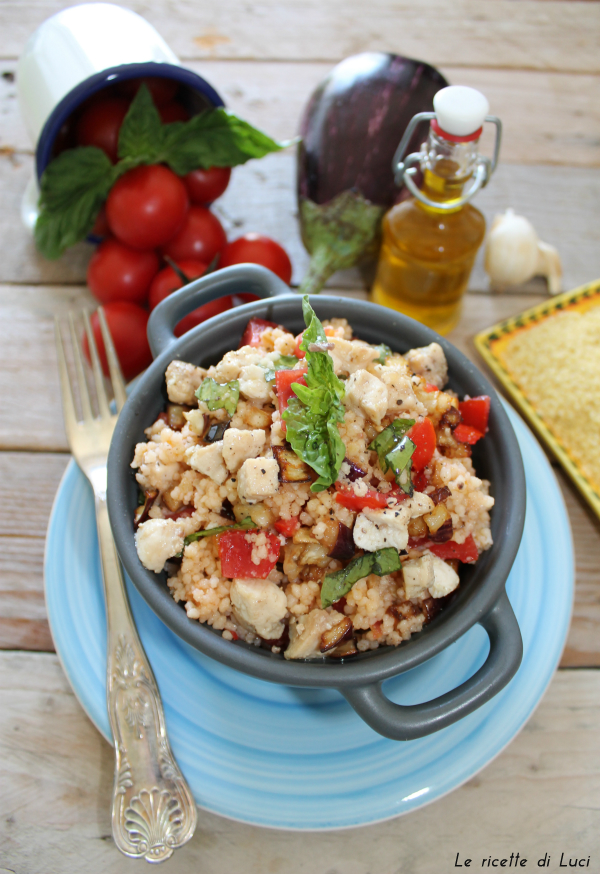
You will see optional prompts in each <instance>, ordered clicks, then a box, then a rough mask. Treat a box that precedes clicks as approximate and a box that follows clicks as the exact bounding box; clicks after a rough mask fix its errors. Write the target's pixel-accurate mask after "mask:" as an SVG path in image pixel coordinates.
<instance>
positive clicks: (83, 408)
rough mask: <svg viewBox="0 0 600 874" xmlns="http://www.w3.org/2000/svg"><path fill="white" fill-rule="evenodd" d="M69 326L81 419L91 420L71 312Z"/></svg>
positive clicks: (90, 409)
mask: <svg viewBox="0 0 600 874" xmlns="http://www.w3.org/2000/svg"><path fill="white" fill-rule="evenodd" d="M69 328H70V329H71V345H72V347H73V358H74V359H75V371H76V373H77V383H78V385H79V395H80V397H81V412H82V413H83V421H84V422H86V423H88V422H91V421H92V418H93V417H92V405H91V403H90V393H89V391H88V386H87V380H86V378H85V372H84V370H83V362H82V360H81V352H80V351H79V343H78V342H77V335H76V334H75V319H74V317H73V313H72V312H71V313H69Z"/></svg>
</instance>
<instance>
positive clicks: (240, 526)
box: [183, 516, 256, 546]
mask: <svg viewBox="0 0 600 874" xmlns="http://www.w3.org/2000/svg"><path fill="white" fill-rule="evenodd" d="M250 528H256V524H255V523H254V522H253V521H252V519H251V518H250V516H246V518H245V519H243V520H242V521H241V522H236V523H235V525H217V527H216V528H205V529H204V531H194V533H193V534H188V536H187V537H186V538H185V540H184V541H183V542H184V543H185V545H186V546H187V545H188V544H189V543H193V542H194V541H195V540H200V538H201V537H212V536H213V534H223V532H224V531H248V530H249V529H250Z"/></svg>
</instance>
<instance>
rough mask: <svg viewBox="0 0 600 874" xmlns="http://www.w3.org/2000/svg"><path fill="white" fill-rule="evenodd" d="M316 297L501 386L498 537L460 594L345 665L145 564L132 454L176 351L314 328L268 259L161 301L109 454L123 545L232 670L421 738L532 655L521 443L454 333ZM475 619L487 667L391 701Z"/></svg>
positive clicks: (357, 322) (494, 466)
mask: <svg viewBox="0 0 600 874" xmlns="http://www.w3.org/2000/svg"><path fill="white" fill-rule="evenodd" d="M240 292H254V293H255V294H257V295H258V296H259V297H260V298H262V299H263V300H260V301H256V302H255V303H250V304H246V305H244V306H241V307H239V308H236V309H234V310H232V311H229V312H227V313H224V314H222V315H220V316H217V317H215V318H213V319H211V320H210V321H208V322H204V323H203V324H201V325H199V326H198V327H196V328H195V329H194V330H192V331H190V332H189V333H187V334H185V335H184V336H183V337H181V338H180V339H176V338H175V337H174V335H173V327H174V326H175V325H176V324H177V323H178V322H179V320H180V319H181V318H182V317H183V316H184V315H185V314H186V313H188V312H190V311H191V310H192V309H194V308H196V307H197V306H199V305H200V304H202V303H207V302H208V301H211V300H214V299H216V298H218V297H221V296H222V295H225V294H235V293H240ZM311 303H312V305H313V307H314V309H315V311H316V313H317V315H318V316H319V317H320V318H321V319H326V318H332V317H335V316H344V317H346V318H347V319H348V320H349V322H350V324H351V325H352V326H353V328H354V331H355V333H356V334H357V335H358V336H359V337H361V338H362V339H364V340H367V341H368V342H370V343H382V342H383V343H387V345H388V346H390V347H391V348H392V349H394V350H395V351H398V352H406V351H407V350H408V349H410V348H412V347H415V346H423V345H427V344H429V343H431V342H432V341H433V340H435V341H437V342H438V343H440V344H441V345H442V346H443V348H444V351H445V353H446V357H447V359H448V367H449V373H450V387H451V388H453V389H455V390H456V391H457V392H458V394H459V395H460V396H463V395H465V394H469V395H471V396H476V395H481V394H487V395H490V397H491V399H492V402H491V413H490V427H489V433H488V434H487V436H486V438H485V440H483V441H481V443H480V444H478V445H477V446H476V447H475V451H474V453H473V460H474V463H475V466H476V469H477V473H478V474H479V475H480V476H482V477H484V478H486V479H489V480H490V481H491V483H492V494H493V496H494V497H495V499H496V505H495V507H494V509H493V511H492V515H491V518H492V523H491V524H492V534H493V538H494V545H493V547H492V548H491V549H490V550H488V551H487V552H485V553H483V555H482V556H481V558H480V559H479V561H478V562H477V564H476V565H474V566H467V565H465V566H464V567H463V569H462V570H461V585H460V588H459V590H458V593H457V596H456V598H455V599H454V600H453V601H452V603H451V604H450V605H449V606H448V607H447V608H446V609H445V610H444V611H443V612H442V613H440V614H439V615H438V616H437V617H436V618H435V619H434V620H433V621H432V622H431V623H430V624H429V625H427V626H426V627H425V628H424V630H423V631H421V632H420V633H419V634H416V635H414V636H413V637H412V638H411V639H410V640H409V641H407V642H406V643H403V644H401V645H400V646H399V647H385V648H381V649H379V650H374V651H370V652H367V653H362V654H360V655H358V656H354V657H353V658H352V659H351V660H349V661H347V662H342V663H333V662H327V661H325V662H322V661H320V660H319V661H317V662H315V661H303V662H297V661H286V660H285V659H284V658H283V657H282V656H281V655H274V654H273V653H271V652H270V651H268V650H265V649H259V648H257V647H253V646H248V645H247V644H245V643H243V642H241V641H237V642H235V643H233V642H231V641H227V640H223V638H222V637H221V635H220V633H219V632H215V631H213V630H212V628H210V627H209V626H207V625H201V624H200V623H199V622H197V621H194V620H191V619H188V618H187V615H186V613H185V610H184V609H183V607H182V606H181V605H179V604H176V603H175V601H174V600H173V599H172V597H171V595H170V594H169V591H168V589H167V586H166V581H165V575H164V573H163V574H154V573H153V572H152V571H148V570H146V569H145V568H144V567H143V566H142V564H141V563H140V561H139V559H138V557H137V553H136V549H135V544H134V537H133V512H134V508H135V506H136V504H137V494H138V489H137V485H136V482H135V479H134V477H133V475H132V471H131V468H130V466H129V465H130V462H131V459H132V458H133V453H134V447H135V444H136V443H138V442H139V441H140V440H144V439H145V438H144V428H146V427H148V426H149V425H150V424H151V423H152V422H154V421H155V419H156V417H157V414H158V413H159V412H160V411H161V410H162V409H163V407H164V403H165V401H166V393H165V381H164V373H165V370H166V368H167V365H168V364H169V362H170V361H172V360H173V359H174V358H179V359H182V360H184V361H191V362H193V363H195V364H201V365H203V366H208V365H209V364H212V363H216V362H217V361H218V360H219V359H220V358H221V357H222V356H223V355H224V353H225V352H227V351H228V350H229V349H234V348H237V346H238V344H239V340H240V337H241V334H242V331H243V329H244V327H245V325H246V323H247V322H248V319H249V318H251V317H253V316H254V317H259V318H265V319H269V320H271V321H274V322H278V323H280V324H283V325H286V327H288V328H290V329H291V330H292V331H294V332H295V333H299V332H300V331H301V330H302V329H303V328H304V322H303V319H302V309H301V300H300V298H299V297H298V295H294V294H292V293H290V290H289V288H288V287H287V286H286V285H284V284H283V283H282V282H281V281H280V280H279V279H278V278H277V277H276V276H275V275H274V274H272V273H270V272H269V271H268V270H265V269H264V268H262V267H257V266H253V265H239V266H236V267H230V268H228V269H226V270H222V271H218V272H217V273H213V274H211V275H210V276H207V277H205V278H204V279H199V280H197V281H195V282H193V283H190V285H188V286H186V287H185V288H183V289H181V291H179V292H177V293H176V294H173V295H171V296H170V297H168V298H167V299H166V300H165V301H164V302H163V303H162V304H160V306H159V307H157V308H156V309H155V310H154V312H153V313H152V316H151V318H150V322H149V327H148V336H149V338H150V345H151V347H152V351H153V354H154V356H155V361H154V363H153V364H152V365H151V366H150V367H149V368H148V370H147V371H146V372H145V373H144V374H143V375H142V376H141V377H140V378H139V380H138V381H137V383H136V385H135V387H134V389H133V390H132V392H131V395H130V397H129V399H128V401H127V403H126V404H125V407H124V408H123V411H122V412H121V415H120V417H119V420H118V422H117V426H116V429H115V433H114V437H113V441H112V446H111V450H110V455H109V459H108V507H109V512H110V519H111V523H112V528H113V533H114V536H115V540H116V543H117V549H118V551H119V555H120V556H121V560H122V562H123V564H124V566H125V569H126V570H127V573H128V574H129V576H130V577H131V579H132V580H133V582H134V584H135V586H136V587H137V588H138V590H139V591H140V593H141V594H142V595H143V597H144V598H145V599H146V601H147V602H148V604H149V605H150V606H151V607H152V609H153V610H154V611H155V612H156V613H157V614H158V616H160V618H161V619H162V620H163V621H164V622H165V623H166V624H167V625H168V626H169V628H171V629H172V631H174V632H175V633H176V634H178V635H179V636H180V637H181V638H183V640H185V641H186V642H187V643H189V644H191V645H192V646H193V647H196V648H197V649H199V650H200V651H201V652H203V653H205V654H206V655H208V656H211V657H212V658H214V659H217V660H218V661H220V662H223V663H224V664H226V665H229V666H230V667H232V668H236V669H237V670H239V671H243V672H244V673H247V674H250V675H251V676H254V677H258V678H259V679H262V680H268V681H270V682H274V683H285V684H286V685H290V686H331V687H334V688H336V689H338V690H339V691H340V692H341V693H342V695H344V697H345V698H346V699H347V700H348V701H349V703H350V704H351V705H352V707H354V709H355V710H356V711H357V713H358V714H359V715H360V716H361V717H362V718H363V719H364V720H365V721H366V722H367V723H368V724H369V725H370V726H372V728H374V729H375V731H378V732H380V733H381V734H383V735H385V736H386V737H390V738H394V739H396V740H410V739H413V738H417V737H422V736H424V735H426V734H430V733H431V732H434V731H437V730H438V729H440V728H444V727H445V726H447V725H450V724H451V723H453V722H455V721H456V720H458V719H460V718H461V717H462V716H465V715H466V714H468V713H470V712H472V711H473V710H475V709H476V708H477V707H480V706H481V705H482V704H484V703H485V702H486V701H488V700H489V699H490V698H492V697H493V696H494V695H495V694H496V693H497V692H499V691H500V689H502V688H503V687H504V686H505V685H506V684H507V683H508V681H509V680H510V679H511V677H512V676H513V675H514V674H515V672H516V670H517V668H518V666H519V664H520V661H521V655H522V643H521V634H520V632H519V627H518V625H517V621H516V619H515V616H514V613H513V611H512V608H511V606H510V603H509V601H508V598H507V596H506V592H505V583H506V579H507V577H508V574H509V571H510V569H511V566H512V563H513V561H514V558H515V556H516V554H517V550H518V548H519V543H520V540H521V534H522V531H523V522H524V515H525V477H524V472H523V463H522V460H521V454H520V451H519V446H518V444H517V440H516V437H515V434H514V432H513V429H512V427H511V424H510V422H509V420H508V417H507V415H506V413H505V412H504V410H503V408H502V405H501V403H500V401H499V399H498V396H497V395H496V392H495V391H494V389H493V388H492V386H491V385H490V384H489V382H488V381H487V380H486V379H485V378H484V377H483V376H482V374H481V373H480V372H479V371H478V370H477V368H476V367H475V366H474V365H473V364H472V363H471V362H470V361H469V360H468V359H467V358H465V356H464V355H462V353H461V352H459V351H458V350H457V349H455V348H454V346H452V345H451V344H450V343H448V342H447V341H446V340H444V339H443V338H442V337H439V336H438V335H437V334H435V333H434V332H433V331H431V330H429V328H425V327H424V326H423V325H420V324H419V323H417V322H415V321H413V320H412V319H409V318H406V317H405V316H402V315H401V314H400V313H396V312H393V311H391V310H389V309H385V308H383V307H381V306H377V305H376V304H372V303H366V302H364V301H357V300H350V299H348V298H343V297H334V296H329V295H320V296H318V297H313V298H312V299H311ZM476 623H479V624H480V625H482V626H483V628H485V630H486V632H487V633H488V636H489V639H490V652H489V655H488V657H487V660H486V662H485V663H484V665H483V666H482V667H481V668H480V669H479V670H478V671H477V672H476V673H475V674H474V676H472V677H471V678H470V679H469V680H467V681H466V682H465V683H463V684H462V685H461V686H459V687H458V688H456V689H454V690H453V691H451V692H448V693H447V694H445V695H442V696H441V697H439V698H436V699H435V700H433V701H428V702H426V703H423V704H417V705H412V706H401V705H398V704H394V703H392V702H391V701H389V700H388V699H387V698H386V696H385V695H384V693H383V691H382V683H383V681H384V680H386V679H388V678H389V677H393V676H395V675H397V674H400V673H402V672H404V671H408V670H410V669H411V668H413V667H415V666H416V665H419V664H421V663H422V662H424V661H425V660H426V659H429V658H431V657H432V656H434V655H435V654H436V653H438V652H440V650H442V649H444V648H445V647H447V646H448V645H449V644H451V643H452V642H453V641H455V640H456V639H457V638H459V637H460V636H461V635H462V634H464V633H465V632H466V631H467V630H468V629H469V628H471V627H472V626H473V625H475V624H476Z"/></svg>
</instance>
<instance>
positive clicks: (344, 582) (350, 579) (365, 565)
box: [321, 546, 402, 609]
mask: <svg viewBox="0 0 600 874" xmlns="http://www.w3.org/2000/svg"><path fill="white" fill-rule="evenodd" d="M401 566H402V563H401V561H400V556H399V555H398V550H397V549H394V547H393V546H386V547H385V548H384V549H378V550H377V552H366V553H365V554H364V555H359V556H357V558H353V559H352V561H351V562H349V564H347V565H346V567H345V568H342V570H340V571H336V572H335V573H333V574H327V576H326V577H325V579H324V580H323V584H322V586H321V606H322V607H323V609H324V608H325V607H331V605H332V604H335V603H336V602H337V601H339V600H340V598H343V597H344V595H347V594H348V592H349V591H350V589H351V588H352V586H353V585H354V584H355V583H357V582H358V581H359V580H362V579H364V578H365V577H368V576H369V574H377V576H378V577H383V576H385V575H386V574H391V573H393V572H394V571H398V570H400V568H401Z"/></svg>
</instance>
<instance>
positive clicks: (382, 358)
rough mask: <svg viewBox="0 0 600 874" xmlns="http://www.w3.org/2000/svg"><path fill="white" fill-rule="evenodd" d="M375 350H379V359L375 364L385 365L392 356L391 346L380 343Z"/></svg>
mask: <svg viewBox="0 0 600 874" xmlns="http://www.w3.org/2000/svg"><path fill="white" fill-rule="evenodd" d="M375 348H376V349H379V358H376V359H375V364H385V362H386V361H387V359H388V358H389V357H390V355H391V354H392V350H391V349H390V347H389V346H386V345H385V343H380V344H379V345H378V346H375Z"/></svg>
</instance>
